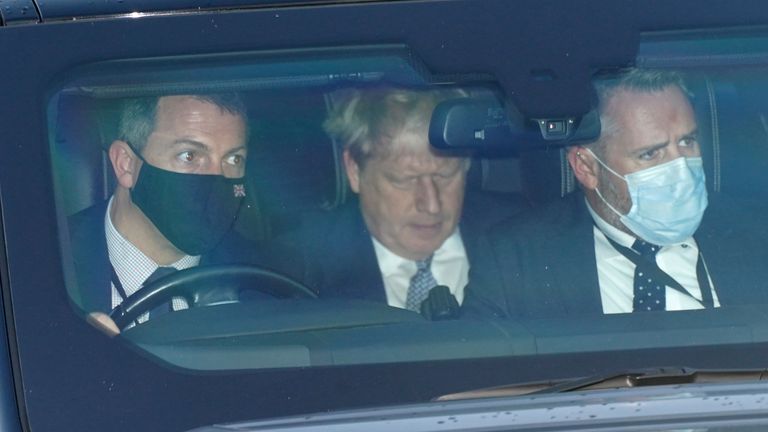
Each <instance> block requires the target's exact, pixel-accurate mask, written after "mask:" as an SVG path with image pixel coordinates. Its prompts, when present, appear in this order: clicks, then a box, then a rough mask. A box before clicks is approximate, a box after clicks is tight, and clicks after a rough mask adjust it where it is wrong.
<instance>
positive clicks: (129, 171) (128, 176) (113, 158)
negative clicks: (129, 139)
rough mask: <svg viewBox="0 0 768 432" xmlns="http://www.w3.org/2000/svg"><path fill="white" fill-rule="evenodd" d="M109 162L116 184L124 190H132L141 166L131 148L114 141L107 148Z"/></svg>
mask: <svg viewBox="0 0 768 432" xmlns="http://www.w3.org/2000/svg"><path fill="white" fill-rule="evenodd" d="M109 160H110V162H112V170H113V171H114V172H115V177H116V178H117V183H118V184H119V185H120V186H122V187H124V188H126V189H130V188H132V187H133V185H135V184H136V180H137V179H138V174H139V167H140V166H141V164H140V163H139V158H138V156H136V154H135V153H134V152H133V150H132V149H131V147H130V146H128V144H127V143H126V142H125V141H119V140H118V141H114V142H113V143H112V145H110V146H109Z"/></svg>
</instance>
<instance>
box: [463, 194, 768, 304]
mask: <svg viewBox="0 0 768 432" xmlns="http://www.w3.org/2000/svg"><path fill="white" fill-rule="evenodd" d="M760 214H763V213H753V214H750V213H749V212H747V211H745V210H743V209H742V208H741V207H740V206H739V205H737V204H736V203H732V202H723V201H722V200H721V199H718V197H714V198H712V197H711V198H710V205H709V207H708V209H707V211H706V213H705V215H704V219H703V220H702V223H701V226H700V227H699V229H698V230H697V232H696V234H694V238H695V239H696V242H697V243H698V245H699V250H700V251H701V253H702V255H703V257H704V260H705V262H706V264H707V267H708V269H709V273H710V277H711V278H712V281H713V283H714V286H715V290H716V292H717V295H718V298H719V301H720V305H721V306H728V305H736V304H751V303H755V302H765V301H767V300H768V289H766V284H768V265H766V263H768V261H766V258H768V253H766V252H768V249H767V248H766V246H767V245H768V243H767V242H766V241H767V240H768V231H766V229H765V227H764V226H763V225H762V224H760V223H757V222H758V221H756V220H755V219H756V218H757V216H756V215H760ZM592 227H593V220H592V217H591V215H590V214H589V212H588V210H587V208H586V203H585V201H584V195H582V194H581V193H574V194H571V195H570V196H568V197H566V198H564V199H562V200H560V201H558V202H555V203H553V204H551V205H549V206H545V207H542V208H538V209H536V210H535V211H533V212H530V213H527V214H521V215H519V216H518V217H515V218H514V219H510V220H508V221H505V222H503V223H501V224H500V225H498V226H496V227H494V228H493V229H491V230H490V231H489V233H488V235H487V237H486V238H484V239H483V240H481V243H482V244H483V245H484V246H483V247H480V248H479V251H480V253H481V255H480V256H479V257H478V259H477V260H476V261H477V264H476V265H475V266H473V267H472V270H471V271H470V283H469V286H468V287H467V290H466V291H465V299H464V304H463V308H462V309H463V315H464V316H466V317H469V318H472V317H497V318H500V317H513V318H514V317H520V318H539V317H562V316H567V315H579V314H602V302H601V298H600V287H599V283H598V276H597V265H596V263H595V247H594V235H593V230H592Z"/></svg>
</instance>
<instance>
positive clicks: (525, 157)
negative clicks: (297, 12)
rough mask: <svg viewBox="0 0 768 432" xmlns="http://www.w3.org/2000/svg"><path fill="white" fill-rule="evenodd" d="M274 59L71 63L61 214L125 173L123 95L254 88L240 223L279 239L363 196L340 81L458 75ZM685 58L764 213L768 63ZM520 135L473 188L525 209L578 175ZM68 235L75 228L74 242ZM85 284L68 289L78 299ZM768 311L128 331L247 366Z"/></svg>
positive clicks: (632, 331)
mask: <svg viewBox="0 0 768 432" xmlns="http://www.w3.org/2000/svg"><path fill="white" fill-rule="evenodd" d="M264 58H265V56H264V55H260V54H258V53H257V54H252V55H243V56H241V57H223V58H207V57H202V58H199V59H191V60H189V59H187V61H186V62H180V64H174V65H173V66H169V65H170V63H168V62H165V61H162V60H161V61H156V60H155V61H144V62H138V61H137V62H134V63H128V64H124V63H121V62H111V63H110V62H107V63H105V64H98V65H95V66H92V67H90V68H86V69H84V70H80V71H77V72H76V73H73V74H72V75H71V79H69V80H68V81H65V84H64V85H62V86H61V87H60V90H59V91H58V92H57V93H56V94H55V96H54V97H53V98H52V99H51V102H50V105H49V118H50V121H51V123H52V127H51V130H52V136H51V137H50V140H51V146H52V154H53V161H52V162H53V165H54V170H55V173H56V174H57V195H58V197H59V208H60V215H59V217H60V220H61V221H64V223H65V221H66V219H67V217H69V216H71V215H72V214H74V213H76V212H78V211H80V210H82V209H85V208H87V207H89V206H90V205H92V204H94V203H97V202H99V201H101V200H104V199H106V198H108V197H109V196H110V194H111V190H112V188H113V187H114V180H113V179H112V178H111V167H110V166H109V161H108V160H107V158H106V156H105V152H104V150H105V149H106V148H107V147H108V146H109V144H110V143H111V140H112V139H113V137H114V134H115V132H114V130H115V124H116V123H115V122H116V119H115V115H114V113H115V103H116V102H119V100H120V98H121V97H126V96H134V95H138V94H158V93H166V92H168V93H183V92H185V91H193V90H203V91H212V90H218V89H222V88H223V89H227V90H238V91H240V92H241V93H242V94H243V96H244V99H245V101H246V104H247V106H248V109H249V116H250V120H251V124H250V128H251V131H250V145H251V147H250V149H249V156H248V169H247V177H248V178H247V182H248V188H249V190H250V191H255V193H251V194H249V195H248V198H247V202H246V205H245V206H244V208H243V209H242V211H241V214H240V217H239V219H238V222H237V224H236V226H235V229H236V230H237V231H238V232H239V233H240V234H241V235H243V236H245V237H247V238H249V239H250V240H252V241H255V242H268V241H270V240H271V239H274V238H275V237H279V236H280V235H281V234H284V233H286V232H289V231H290V230H291V229H292V227H294V226H295V225H296V224H297V223H300V220H301V219H302V217H304V216H305V215H306V214H308V213H311V212H317V211H331V210H332V209H334V208H336V207H338V206H340V205H342V204H343V203H345V202H349V201H354V199H355V198H354V194H352V193H351V191H350V190H349V187H348V185H347V183H346V177H345V175H344V171H343V165H342V163H341V151H340V149H339V146H338V143H334V142H332V141H331V140H330V138H328V136H327V135H326V134H325V133H324V132H323V130H322V121H323V119H324V118H325V115H326V113H327V112H328V109H329V107H330V106H331V105H332V104H333V103H334V100H333V96H332V95H333V90H335V89H338V88H341V87H344V86H352V85H354V86H361V85H362V86H364V85H370V84H371V83H381V82H388V83H393V84H398V85H411V86H428V85H437V84H435V83H444V82H450V81H448V80H444V79H442V78H441V77H436V76H431V75H430V74H429V73H428V72H427V71H425V70H423V69H422V67H421V66H420V65H419V63H418V62H417V61H415V60H414V59H413V57H412V56H411V55H410V54H409V53H408V52H407V50H406V49H405V48H404V47H394V48H393V47H383V48H382V47H378V48H377V47H369V48H366V49H359V50H352V51H343V52H338V53H337V52H329V51H317V52H290V53H278V54H274V53H271V54H270V55H269V56H267V59H268V61H264ZM648 58H651V59H652V58H653V57H652V56H650V55H649V56H648ZM126 71H128V72H126ZM685 72H686V73H687V75H686V77H687V85H688V90H689V91H690V94H691V100H692V102H693V104H694V107H695V111H696V114H697V117H698V124H699V135H700V142H701V144H702V146H703V147H702V153H703V157H704V160H705V169H706V175H707V186H708V189H709V192H710V196H711V197H713V198H714V197H716V196H720V195H722V196H727V197H728V198H733V199H739V200H742V201H744V202H747V203H748V205H750V206H754V208H755V213H754V214H755V217H761V213H760V209H761V208H762V207H761V206H762V203H764V202H766V198H768V174H766V173H768V170H767V169H766V168H768V111H767V109H766V108H768V105H766V102H765V101H768V84H767V83H768V81H767V80H766V79H765V74H764V70H763V69H762V68H757V67H756V68H745V69H743V70H736V71H734V70H727V71H722V70H717V69H709V70H704V71H702V70H701V68H699V69H695V68H694V69H692V70H689V71H685ZM507 103H512V102H510V101H507ZM515 144H517V143H512V144H511V145H510V150H509V151H508V152H506V154H502V155H498V154H495V155H491V156H488V155H480V156H478V157H475V158H473V163H472V167H471V170H470V173H469V175H468V181H467V194H472V193H481V194H487V195H489V196H492V197H494V198H495V199H498V200H503V201H505V202H510V203H513V205H514V206H515V207H517V208H520V209H524V208H526V207H533V206H540V205H543V204H544V203H546V202H548V201H550V200H557V199H561V198H562V197H563V196H565V195H566V194H570V193H574V191H575V190H576V189H577V184H576V182H575V180H574V178H573V173H572V172H571V171H570V167H569V165H568V163H567V161H566V159H565V153H564V152H565V150H564V147H563V144H562V143H553V144H552V145H547V146H539V147H538V148H534V149H531V148H530V147H528V148H525V149H524V150H521V148H523V147H524V146H520V147H519V148H518V147H516V145H515ZM715 199H716V198H715ZM62 232H66V230H62ZM67 241H68V240H67V239H63V241H62V248H63V251H64V256H65V257H66V256H67V250H68V249H67V248H68V245H67ZM65 267H66V265H65ZM67 271H69V272H70V273H71V271H72V270H71V268H70V269H68V270H67ZM73 285H75V284H69V286H68V289H69V293H70V297H71V298H72V301H73V304H74V305H75V306H76V307H77V305H78V304H79V302H78V294H77V287H76V286H73ZM310 288H311V287H310ZM755 288H756V289H759V288H760V285H759V283H758V285H756V287H755ZM80 312H81V313H82V311H80ZM767 315H768V313H766V312H764V311H763V310H762V308H758V307H755V308H743V309H742V308H728V309H722V310H716V311H711V310H709V311H684V312H678V313H675V314H668V315H659V316H654V317H651V318H649V317H647V316H639V315H633V314H629V315H623V316H601V317H592V318H586V317H585V318H584V319H571V318H563V319H548V320H535V321H528V322H517V321H512V320H510V321H501V322H496V321H488V322H486V321H456V320H454V321H442V322H428V321H426V320H425V319H424V318H423V317H422V316H420V315H418V314H414V313H412V312H410V311H406V310H401V309H396V308H391V307H388V306H385V305H381V304H373V303H369V302H364V301H357V300H323V301H317V300H312V299H289V300H269V301H262V302H241V303H234V304H226V305H220V306H213V307H201V308H193V309H190V310H187V311H181V312H177V313H173V314H168V315H165V316H161V317H158V318H157V319H153V320H151V321H149V322H147V323H145V324H142V325H140V326H136V327H134V328H132V329H130V330H128V331H126V332H124V333H123V335H122V337H121V339H122V340H124V341H127V343H129V344H132V345H135V346H137V347H139V348H140V349H141V350H143V351H145V352H147V353H149V354H150V356H151V357H153V358H156V359H158V360H159V361H160V362H162V363H168V364H171V365H174V366H177V367H182V368H189V369H199V370H233V369H251V368H276V367H300V366H314V365H338V364H363V363H387V362H397V361H425V360H438V359H455V358H473V357H478V356H480V357H496V356H521V355H534V354H543V353H563V352H584V351H596V350H605V349H616V350H619V349H633V348H643V347H648V346H652V347H659V346H669V347H674V346H692V345H706V344H713V343H721V344H732V343H748V342H754V341H758V340H759V341H766V340H768V319H766V318H768V316H767ZM661 329H664V337H663V338H661V339H660V338H659V337H658V334H659V333H658V332H659V331H660V330H661ZM670 329H671V330H670Z"/></svg>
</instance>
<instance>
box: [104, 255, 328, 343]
mask: <svg viewBox="0 0 768 432" xmlns="http://www.w3.org/2000/svg"><path fill="white" fill-rule="evenodd" d="M246 278H247V279H254V280H260V281H266V282H269V283H268V284H248V285H244V284H243V283H242V280H243V279H246ZM211 279H214V280H217V281H218V282H220V283H221V282H222V281H227V280H230V283H229V284H226V285H221V284H211V283H203V282H208V281H210V280H211ZM232 280H234V281H232ZM233 282H234V283H233ZM235 285H236V286H235ZM249 290H252V291H259V292H262V293H266V294H269V295H271V296H274V297H278V298H298V299H316V298H317V294H315V292H314V291H312V290H311V289H309V288H308V287H307V286H306V285H304V284H302V283H301V282H298V281H296V280H294V279H292V278H290V277H288V276H286V275H283V274H280V273H277V272H274V271H272V270H268V269H265V268H262V267H258V266H253V265H217V266H203V267H192V268H189V269H185V270H179V271H177V272H174V273H171V274H169V275H167V276H164V277H161V278H159V279H157V280H155V281H152V282H150V283H149V284H147V285H145V286H143V287H141V288H140V289H139V290H138V291H136V292H135V293H133V294H132V295H131V296H130V297H129V298H128V299H126V300H125V301H123V302H122V303H121V304H119V305H117V307H115V309H113V310H112V312H111V313H110V314H109V316H110V317H111V318H112V319H113V320H114V321H115V324H117V326H118V327H119V328H121V329H123V328H125V327H126V326H128V325H129V324H130V323H132V322H133V321H135V320H136V319H137V318H138V317H139V316H141V315H142V314H144V313H145V312H148V311H151V310H152V309H153V308H155V307H157V306H160V305H161V304H163V303H167V302H170V301H171V299H173V298H174V297H183V298H184V299H185V300H186V301H187V303H188V304H189V305H190V307H198V306H206V305H208V306H210V305H213V304H221V303H232V302H237V301H239V298H240V296H239V293H240V291H249ZM212 297H213V298H214V299H215V300H214V301H211V298H212Z"/></svg>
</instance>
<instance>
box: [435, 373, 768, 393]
mask: <svg viewBox="0 0 768 432" xmlns="http://www.w3.org/2000/svg"><path fill="white" fill-rule="evenodd" d="M764 379H768V370H766V369H747V370H745V369H733V370H697V369H692V368H686V367H664V368H648V369H633V370H629V371H622V372H611V373H605V374H598V375H593V376H589V377H583V378H576V379H566V380H560V381H545V382H534V383H525V384H513V385H508V386H500V387H491V388H484V389H477V390H470V391H466V392H460V393H453V394H448V395H443V396H440V397H438V398H436V399H435V400H437V401H448V400H466V399H478V398H490V397H508V396H520V395H535V394H547V393H567V392H572V391H583V390H600V389H616V388H632V387H648V386H659V385H675V384H693V383H723V382H735V381H742V382H743V381H760V380H764Z"/></svg>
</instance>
